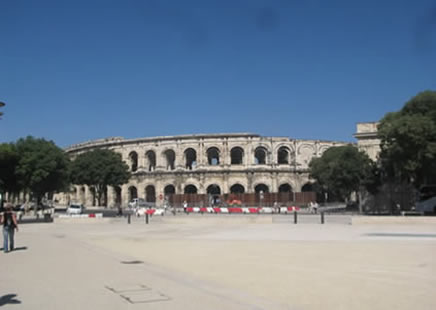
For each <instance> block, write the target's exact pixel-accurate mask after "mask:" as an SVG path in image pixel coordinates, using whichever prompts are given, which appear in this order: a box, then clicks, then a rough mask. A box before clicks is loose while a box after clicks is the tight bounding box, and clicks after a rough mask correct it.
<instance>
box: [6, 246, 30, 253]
mask: <svg viewBox="0 0 436 310" xmlns="http://www.w3.org/2000/svg"><path fill="white" fill-rule="evenodd" d="M3 250H4V248H0V251H3ZM25 250H27V246H19V247H17V248H14V250H13V252H15V251H25Z"/></svg>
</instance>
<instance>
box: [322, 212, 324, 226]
mask: <svg viewBox="0 0 436 310" xmlns="http://www.w3.org/2000/svg"><path fill="white" fill-rule="evenodd" d="M321 224H324V212H321Z"/></svg>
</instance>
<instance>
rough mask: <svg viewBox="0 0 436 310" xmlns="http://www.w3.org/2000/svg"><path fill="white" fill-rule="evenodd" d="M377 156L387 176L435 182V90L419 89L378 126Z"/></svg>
mask: <svg viewBox="0 0 436 310" xmlns="http://www.w3.org/2000/svg"><path fill="white" fill-rule="evenodd" d="M378 134H379V137H380V140H381V152H380V159H381V164H382V167H383V170H384V171H385V174H386V176H387V177H388V178H390V179H391V180H395V181H397V182H404V181H405V182H409V183H412V184H413V185H415V187H419V186H420V185H421V184H425V183H432V182H436V92H435V91H425V92H421V93H419V94H418V95H416V96H415V97H413V98H412V99H411V100H410V101H408V102H407V103H406V104H405V105H404V107H403V108H402V109H401V110H400V111H398V112H391V113H388V114H386V115H385V117H384V118H383V119H382V120H381V122H380V125H379V127H378Z"/></svg>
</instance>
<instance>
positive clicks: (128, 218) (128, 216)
mask: <svg viewBox="0 0 436 310" xmlns="http://www.w3.org/2000/svg"><path fill="white" fill-rule="evenodd" d="M127 224H130V213H129V214H127Z"/></svg>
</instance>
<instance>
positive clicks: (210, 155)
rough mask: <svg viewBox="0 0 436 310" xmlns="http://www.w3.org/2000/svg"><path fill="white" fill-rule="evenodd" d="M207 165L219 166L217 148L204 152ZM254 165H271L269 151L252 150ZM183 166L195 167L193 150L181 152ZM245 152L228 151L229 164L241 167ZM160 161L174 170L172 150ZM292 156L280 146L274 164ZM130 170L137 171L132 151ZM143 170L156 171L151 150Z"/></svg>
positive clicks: (219, 155)
mask: <svg viewBox="0 0 436 310" xmlns="http://www.w3.org/2000/svg"><path fill="white" fill-rule="evenodd" d="M205 155H206V158H207V164H208V165H209V166H217V165H220V164H221V157H222V156H221V151H220V150H219V149H218V148H217V147H210V148H208V149H207V150H206V154H205ZM253 155H254V164H256V165H266V164H272V160H270V157H271V156H270V151H269V150H268V149H267V148H266V147H263V146H259V147H257V148H256V149H255V150H254V154H253ZM183 157H184V166H185V168H186V169H188V170H192V169H194V168H195V167H196V166H197V163H198V160H197V151H196V150H195V149H193V148H187V149H186V150H185V151H184V152H183ZM244 158H245V151H244V149H243V148H242V147H239V146H236V147H233V148H232V149H231V150H230V164H231V165H242V164H244ZM162 159H163V161H164V165H165V169H166V170H174V169H175V161H176V153H175V152H174V150H171V149H168V150H165V151H163V152H162ZM293 159H294V155H293V153H292V152H291V150H290V149H289V148H288V147H286V146H282V147H280V148H279V149H278V151H277V160H276V162H275V163H277V164H279V165H286V164H291V163H292V162H293ZM129 161H130V169H131V170H132V171H136V170H137V169H138V153H137V152H135V151H132V152H130V153H129ZM145 169H146V170H147V171H153V170H155V169H156V153H155V152H154V151H153V150H149V151H147V152H146V153H145Z"/></svg>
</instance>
